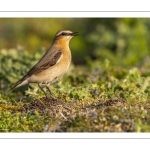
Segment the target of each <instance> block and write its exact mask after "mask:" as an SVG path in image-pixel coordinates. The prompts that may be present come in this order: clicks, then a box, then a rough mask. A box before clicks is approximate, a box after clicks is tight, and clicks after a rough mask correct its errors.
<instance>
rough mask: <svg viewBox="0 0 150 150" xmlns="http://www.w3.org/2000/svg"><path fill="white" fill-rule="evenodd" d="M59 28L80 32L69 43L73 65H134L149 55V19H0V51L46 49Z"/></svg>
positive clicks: (32, 52)
mask: <svg viewBox="0 0 150 150" xmlns="http://www.w3.org/2000/svg"><path fill="white" fill-rule="evenodd" d="M62 29H69V30H72V31H77V32H79V33H80V35H79V36H78V37H75V38H74V39H73V40H71V42H70V48H71V51H72V55H73V63H74V64H85V63H87V62H88V61H89V60H91V59H92V60H94V61H98V62H101V61H104V60H105V59H108V60H109V61H110V62H111V63H112V64H114V65H127V66H131V65H138V64H139V63H140V62H141V61H143V60H144V59H146V58H147V56H148V55H149V53H150V42H149V39H150V19H149V18H1V19H0V49H3V48H5V49H8V50H9V49H11V48H17V49H23V50H26V51H29V52H30V53H31V54H34V53H35V52H36V51H39V50H40V49H45V50H47V49H48V48H49V46H50V45H51V43H52V40H53V37H54V35H55V33H56V32H57V31H58V30H62Z"/></svg>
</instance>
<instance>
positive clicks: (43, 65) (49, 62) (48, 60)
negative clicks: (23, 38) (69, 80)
mask: <svg viewBox="0 0 150 150" xmlns="http://www.w3.org/2000/svg"><path fill="white" fill-rule="evenodd" d="M61 55H62V52H61V51H57V53H55V55H54V56H53V57H45V59H43V60H41V61H40V62H39V63H38V64H37V65H35V66H34V67H33V68H31V69H30V71H29V72H28V73H27V75H29V76H30V75H32V74H38V73H40V72H42V71H43V70H46V69H48V68H49V67H51V66H54V65H55V64H56V63H57V61H58V60H59V58H60V57H61Z"/></svg>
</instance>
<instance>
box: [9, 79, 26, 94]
mask: <svg viewBox="0 0 150 150" xmlns="http://www.w3.org/2000/svg"><path fill="white" fill-rule="evenodd" d="M27 83H28V81H27V80H23V79H20V80H19V81H18V82H16V84H15V85H14V86H13V87H11V88H10V89H9V90H8V92H9V91H11V90H13V89H15V88H18V87H20V86H23V85H25V84H27Z"/></svg>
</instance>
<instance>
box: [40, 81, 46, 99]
mask: <svg viewBox="0 0 150 150" xmlns="http://www.w3.org/2000/svg"><path fill="white" fill-rule="evenodd" d="M38 86H39V88H40V90H41V91H42V92H43V93H44V94H45V96H46V97H48V96H47V94H46V93H45V91H44V90H43V88H42V86H41V85H40V83H39V84H38Z"/></svg>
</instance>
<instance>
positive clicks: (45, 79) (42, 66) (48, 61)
mask: <svg viewBox="0 0 150 150" xmlns="http://www.w3.org/2000/svg"><path fill="white" fill-rule="evenodd" d="M78 34H79V33H78V32H72V31H70V30H60V31H58V32H57V33H56V34H55V36H54V39H53V42H52V45H51V46H50V47H49V49H48V50H47V51H46V53H45V54H44V55H43V57H42V58H41V59H40V60H39V61H38V62H37V63H36V64H35V65H34V66H33V67H32V68H31V69H30V70H29V71H28V72H27V74H26V75H25V76H23V77H22V78H21V79H20V80H19V81H17V82H16V83H15V85H14V86H13V87H12V88H10V90H13V89H15V88H18V87H21V86H24V85H26V84H29V83H37V84H38V87H39V88H40V90H41V91H42V92H43V93H44V94H45V96H46V97H47V96H48V95H47V94H46V92H45V91H44V89H43V87H42V84H45V86H46V88H47V90H48V91H49V93H50V96H51V97H53V98H54V94H53V93H52V91H51V90H50V88H49V86H50V84H51V83H53V82H55V81H56V80H57V79H59V78H60V77H61V76H62V75H63V74H64V73H66V72H67V70H68V69H69V66H70V64H71V59H72V56H71V51H70V48H69V42H70V40H71V38H72V37H74V36H77V35H78ZM10 90H9V91H10Z"/></svg>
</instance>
